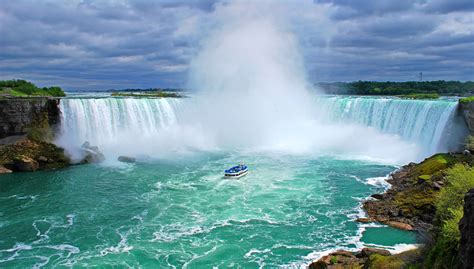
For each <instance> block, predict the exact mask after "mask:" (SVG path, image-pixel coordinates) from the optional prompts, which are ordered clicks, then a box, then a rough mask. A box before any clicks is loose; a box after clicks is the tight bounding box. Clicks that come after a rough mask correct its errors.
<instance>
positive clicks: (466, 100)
mask: <svg viewBox="0 0 474 269" xmlns="http://www.w3.org/2000/svg"><path fill="white" fill-rule="evenodd" d="M459 102H460V103H463V104H467V103H470V102H474V96H469V97H464V98H461V99H459Z"/></svg>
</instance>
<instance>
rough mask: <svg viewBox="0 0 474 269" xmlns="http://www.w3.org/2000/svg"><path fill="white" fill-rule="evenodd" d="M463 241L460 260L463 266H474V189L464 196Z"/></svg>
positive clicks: (460, 228) (461, 229) (460, 224)
mask: <svg viewBox="0 0 474 269" xmlns="http://www.w3.org/2000/svg"><path fill="white" fill-rule="evenodd" d="M459 230H460V231H461V242H460V245H459V261H460V264H461V266H460V267H461V268H466V269H467V268H473V267H474V189H471V190H470V191H469V192H468V193H467V194H466V196H465V197H464V217H463V218H462V219H461V221H460V222H459Z"/></svg>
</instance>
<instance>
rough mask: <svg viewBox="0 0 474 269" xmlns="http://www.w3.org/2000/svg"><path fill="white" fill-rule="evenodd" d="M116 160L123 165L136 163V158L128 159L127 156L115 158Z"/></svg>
mask: <svg viewBox="0 0 474 269" xmlns="http://www.w3.org/2000/svg"><path fill="white" fill-rule="evenodd" d="M117 160H118V161H119V162H123V163H134V162H136V161H137V159H136V158H133V157H129V156H119V157H118V158H117Z"/></svg>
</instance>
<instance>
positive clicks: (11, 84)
mask: <svg viewBox="0 0 474 269" xmlns="http://www.w3.org/2000/svg"><path fill="white" fill-rule="evenodd" d="M0 95H10V96H15V97H27V96H54V97H62V96H66V94H65V93H64V91H63V90H62V89H61V88H60V87H43V88H39V87H37V86H36V85H35V84H33V83H31V82H29V81H26V80H21V79H17V80H0Z"/></svg>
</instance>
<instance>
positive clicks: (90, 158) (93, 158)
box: [80, 141, 105, 163]
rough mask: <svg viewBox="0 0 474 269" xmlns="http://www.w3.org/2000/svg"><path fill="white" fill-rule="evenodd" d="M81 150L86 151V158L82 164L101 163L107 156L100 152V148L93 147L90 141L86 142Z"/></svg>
mask: <svg viewBox="0 0 474 269" xmlns="http://www.w3.org/2000/svg"><path fill="white" fill-rule="evenodd" d="M81 149H82V150H83V151H84V158H83V159H82V160H81V161H80V163H100V162H103V161H104V160H105V156H104V154H102V152H100V150H99V148H98V147H97V146H91V144H90V143H89V141H86V142H84V143H83V144H82V146H81Z"/></svg>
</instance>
